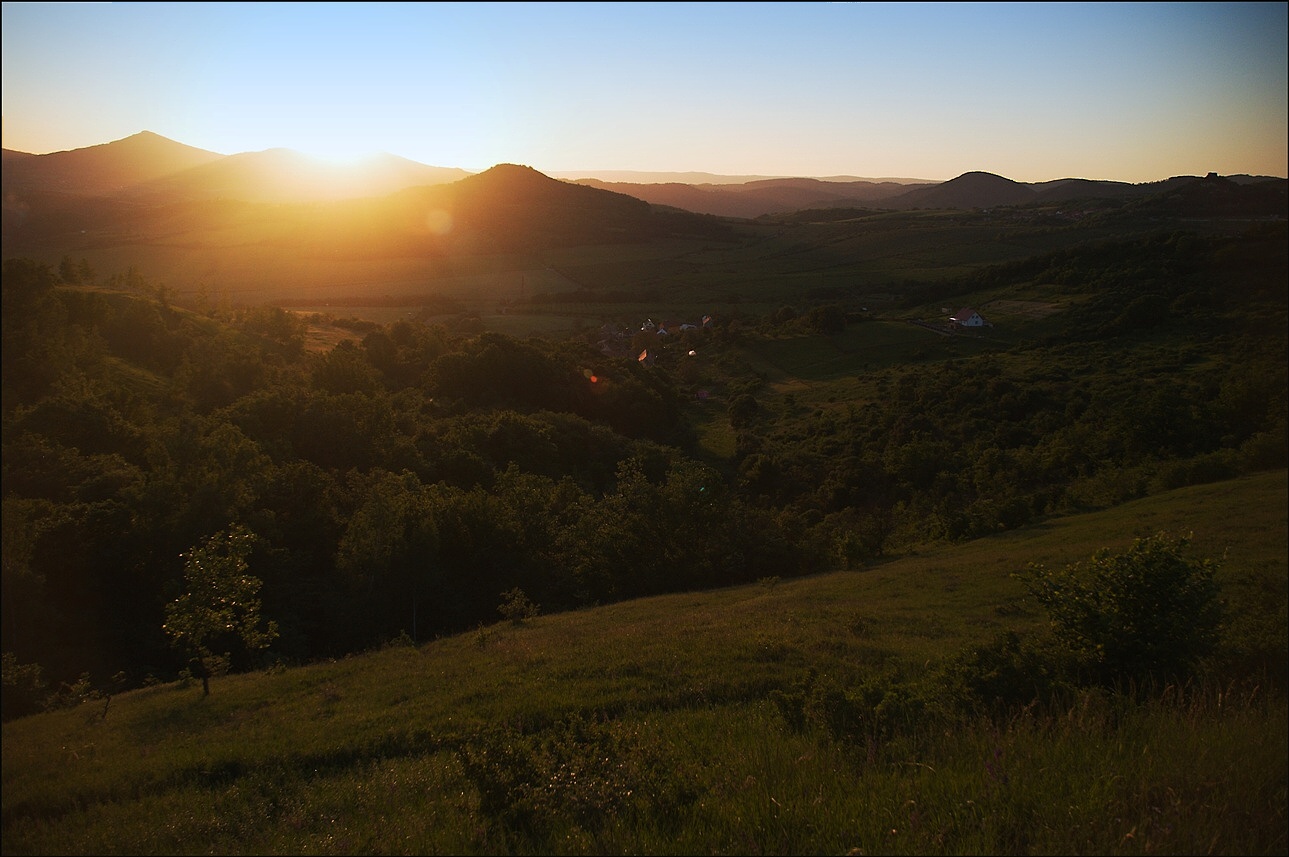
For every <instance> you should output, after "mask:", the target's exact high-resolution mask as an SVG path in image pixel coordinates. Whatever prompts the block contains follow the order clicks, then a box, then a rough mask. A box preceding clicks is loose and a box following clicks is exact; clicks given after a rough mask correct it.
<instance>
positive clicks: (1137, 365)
mask: <svg viewBox="0 0 1289 857" xmlns="http://www.w3.org/2000/svg"><path fill="white" fill-rule="evenodd" d="M478 178H480V179H483V180H484V181H490V180H494V179H496V180H502V179H506V180H508V179H507V178H506V176H493V177H491V178H489V177H478ZM521 178H522V177H521ZM541 187H543V186H539V190H540V188H541ZM568 187H569V188H570V190H569V192H572V193H577V192H586V193H595V191H592V190H590V189H579V188H575V187H573V186H568ZM624 199H625V198H624ZM621 204H622V205H623V206H624V207H625V206H629V205H634V202H633V201H629V200H626V201H624V202H622V203H621ZM1285 248H1286V241H1285V232H1284V226H1283V224H1282V223H1281V224H1262V225H1254V226H1252V227H1251V228H1249V229H1247V230H1246V231H1244V232H1243V233H1239V234H1229V233H1224V234H1216V235H1203V234H1197V233H1166V234H1160V235H1154V236H1138V237H1126V238H1122V239H1117V240H1115V241H1089V242H1087V243H1086V244H1084V245H1081V246H1078V247H1075V248H1071V249H1066V250H1059V251H1055V252H1052V253H1048V254H1040V255H1037V256H1032V257H1029V258H1027V259H1024V260H1022V261H1017V262H1014V263H1007V264H1004V265H995V266H984V267H981V268H979V269H978V270H976V271H975V273H973V274H971V275H970V276H968V277H964V278H961V279H958V280H956V281H954V282H941V283H936V284H931V285H922V286H917V284H914V285H913V286H911V287H910V290H909V294H908V296H907V301H908V302H909V303H908V308H909V311H910V312H914V313H916V310H917V307H918V306H919V305H920V304H919V302H925V304H926V305H927V306H931V307H935V306H939V305H941V304H942V303H945V302H950V303H952V304H954V305H955V306H965V305H973V304H974V305H981V304H982V302H985V303H988V302H990V301H993V302H994V304H995V305H997V306H999V307H1002V306H1004V305H1005V304H1008V303H1010V304H1014V305H1020V304H1039V303H1043V304H1044V305H1045V306H1050V307H1052V308H1053V311H1051V312H1048V313H1045V314H1044V315H1042V316H1041V317H1035V318H1032V319H1031V318H1023V317H1016V318H1015V319H1013V320H1012V322H1011V323H1009V324H1008V325H1005V326H1004V327H1003V328H1001V329H990V330H988V331H986V332H983V333H980V334H979V335H971V334H956V335H954V336H949V337H947V336H943V335H940V334H938V333H936V332H932V331H928V330H926V329H924V328H921V327H916V326H912V325H908V324H907V322H905V321H901V320H898V319H895V318H889V317H888V318H885V319H877V318H871V317H869V316H866V315H865V314H863V313H856V312H854V311H852V310H853V308H849V307H847V306H842V305H831V306H829V305H823V306H817V307H814V308H813V309H808V310H807V309H805V308H803V311H802V312H800V313H797V312H795V311H794V310H793V309H792V308H791V307H784V308H783V309H782V310H780V311H776V312H773V313H769V314H766V315H764V316H756V315H753V314H750V313H745V314H743V315H742V316H740V317H733V318H721V319H718V320H717V321H716V323H715V324H713V325H712V326H711V327H708V328H704V329H701V330H694V331H688V332H685V333H683V334H681V335H678V336H676V338H675V341H674V342H672V343H670V347H659V348H656V349H655V351H656V359H653V360H638V359H637V354H638V353H640V352H638V351H636V348H637V347H638V346H639V344H640V343H639V342H637V341H635V340H634V339H633V341H632V342H631V346H632V347H631V348H630V349H622V350H621V351H619V353H622V354H625V356H616V357H615V356H609V355H607V354H606V353H605V352H604V350H603V349H602V348H601V344H600V343H599V342H598V341H597V334H590V335H587V336H584V337H572V338H567V339H550V340H547V339H542V338H536V337H534V338H528V339H517V338H514V337H510V336H506V335H502V334H499V333H495V332H483V333H467V332H463V331H451V330H448V329H445V328H444V327H441V326H432V325H425V324H421V323H416V322H412V321H406V320H405V321H400V322H397V323H394V324H389V325H368V326H367V327H366V328H365V329H363V330H362V331H361V332H360V333H356V334H355V335H354V336H353V337H352V338H351V339H349V340H348V341H345V342H341V344H340V345H338V346H336V347H334V348H331V349H328V350H325V351H321V352H315V351H311V350H308V349H306V348H305V347H304V341H305V340H304V323H303V321H302V320H301V319H300V318H299V317H298V316H296V315H293V314H291V313H288V312H286V311H284V310H282V309H279V308H272V307H261V308H255V309H240V310H215V309H205V310H203V311H201V312H197V311H194V310H192V309H185V308H182V307H179V306H177V305H175V304H173V303H172V302H171V301H170V300H169V295H168V293H167V291H166V290H165V289H164V288H162V287H159V286H158V285H156V284H153V283H150V282H149V281H147V280H146V279H145V278H143V277H141V276H139V275H138V274H137V272H134V271H128V272H126V273H124V274H114V275H111V276H101V275H99V274H97V273H95V272H94V271H92V270H90V269H89V266H88V265H87V264H75V263H72V262H71V260H70V259H68V260H65V262H64V264H63V265H62V266H60V267H59V269H58V270H57V271H54V270H53V269H52V268H50V267H49V266H47V265H43V264H40V263H37V262H32V261H30V260H25V259H9V260H6V261H5V263H4V272H3V273H4V276H3V302H4V306H3V310H4V313H3V349H4V350H3V391H4V402H3V419H4V436H3V453H4V455H3V494H4V496H3V503H4V516H3V525H4V532H3V535H4V538H3V550H4V566H3V568H4V579H3V586H4V590H3V603H4V623H3V650H4V651H5V652H6V653H11V654H12V655H13V656H14V658H15V659H16V661H17V662H18V663H22V664H37V665H39V667H40V669H42V670H43V671H44V674H45V675H46V676H47V677H48V679H50V680H51V681H53V682H55V683H57V682H62V681H72V680H74V679H75V678H76V677H77V676H79V675H81V674H82V673H88V674H89V676H90V677H91V680H93V681H96V682H104V681H106V680H107V678H108V677H109V676H113V675H115V674H117V673H124V679H123V680H124V681H125V682H126V683H127V684H132V685H137V684H141V683H143V682H145V681H146V680H148V678H149V676H152V677H157V678H162V677H168V676H174V675H176V674H177V673H178V671H180V670H182V669H184V668H185V663H186V661H185V660H184V659H183V658H182V657H181V656H180V655H179V654H178V653H177V652H175V651H174V650H173V649H172V648H171V647H170V646H169V641H168V640H167V637H166V634H165V633H164V631H163V625H164V624H165V608H166V605H167V604H169V603H171V602H173V601H174V600H175V599H176V598H178V597H179V596H180V595H182V594H183V591H184V590H183V587H184V585H185V583H184V581H185V559H184V557H185V556H192V552H193V551H194V550H197V549H199V548H201V546H203V545H206V544H208V542H209V540H210V539H211V538H212V537H214V536H216V535H217V534H221V533H229V532H232V531H233V529H234V528H245V530H246V531H249V533H251V534H253V536H254V548H253V550H252V551H251V552H250V553H249V555H248V556H247V562H248V568H249V569H250V572H249V573H251V574H253V575H254V576H255V577H256V579H258V580H260V581H262V584H263V588H262V590H260V592H259V597H261V598H262V609H263V614H264V615H265V616H266V617H268V618H271V619H272V620H273V621H274V622H276V625H277V630H278V637H277V638H276V640H275V641H274V642H273V644H272V645H271V646H270V647H269V648H268V650H267V651H265V652H254V651H249V650H242V649H239V647H238V645H237V641H236V640H229V641H226V642H227V645H228V648H229V652H230V654H231V655H232V662H231V665H232V667H233V668H234V669H240V668H244V667H248V666H252V665H254V664H257V663H262V662H263V661H262V658H264V657H267V658H269V659H276V660H281V661H286V662H303V661H308V660H312V659H316V658H320V657H331V656H336V655H341V654H345V653H348V652H353V651H359V650H363V649H366V648H369V647H371V646H374V645H378V644H380V643H382V642H385V641H388V640H390V639H393V638H395V637H397V636H399V635H400V634H402V633H407V634H409V635H412V636H414V637H416V638H417V639H429V638H432V637H434V636H437V635H441V634H448V633H454V632H458V631H461V630H464V629H469V628H472V627H475V626H477V625H478V623H480V622H488V621H492V620H494V619H495V618H496V615H497V608H498V602H499V600H500V599H501V597H502V593H507V592H514V591H515V590H519V591H521V592H522V593H523V594H524V597H525V598H526V599H530V600H531V602H532V603H534V604H536V605H538V606H539V607H540V609H541V610H543V611H544V612H555V611H560V610H568V609H573V608H577V607H581V606H585V605H590V604H596V603H601V604H602V603H609V602H613V601H617V600H621V599H626V598H633V597H637V596H642V595H650V594H658V593H663V592H674V591H683V590H691V589H704V588H711V587H720V586H726V585H730V584H736V583H746V582H749V581H755V580H759V579H762V578H768V577H782V578H788V577H793V576H798V575H803V574H810V573H813V572H817V571H822V570H827V569H832V568H838V567H848V566H849V567H862V566H864V565H865V564H867V563H871V562H874V561H879V560H881V559H882V558H885V557H889V556H892V555H897V554H899V553H902V552H903V551H905V550H906V549H908V548H910V547H912V546H914V545H917V544H920V543H925V542H927V541H943V540H956V539H962V538H967V537H973V536H978V535H981V534H984V533H991V532H998V531H1000V530H1010V529H1015V528H1019V527H1024V526H1027V525H1029V524H1032V523H1035V522H1039V521H1041V520H1043V519H1044V518H1045V517H1046V516H1050V515H1053V514H1060V513H1064V512H1069V511H1074V510H1079V509H1087V508H1099V507H1104V506H1107V505H1112V504H1115V503H1119V502H1122V501H1124V500H1128V499H1131V498H1135V497H1140V496H1143V495H1146V494H1149V493H1151V492H1154V491H1157V490H1162V489H1166V488H1171V487H1177V486H1180V485H1187V484H1193V483H1198V482H1206V481H1212V480H1216V479H1223V478H1229V477H1232V476H1235V475H1238V474H1242V473H1248V472H1252V471H1257V470H1263V469H1271V468H1283V467H1284V466H1285V463H1286V410H1287V407H1286V374H1285V367H1286V363H1287V361H1286V332H1285V331H1286V294H1285V286H1284V283H1285V282H1286V277H1285V255H1286V250H1285ZM648 336H654V337H655V339H656V334H652V333H646V332H644V331H640V332H638V333H637V334H636V337H635V339H640V337H648ZM642 341H643V340H642ZM659 344H661V343H659ZM691 351H692V352H694V355H692V356H691V355H689V352H691ZM825 352H826V353H828V354H831V355H833V356H831V357H828V358H827V359H825V360H823V362H822V363H821V362H820V361H819V359H817V358H815V357H812V356H809V355H813V354H816V353H825ZM776 361H777V363H776ZM824 365H826V366H828V367H830V368H828V369H827V371H824V370H823V369H821V368H817V367H820V366H824ZM776 366H777V367H783V366H786V367H788V368H787V369H783V368H775V369H774V371H773V372H771V371H769V370H768V369H767V368H766V367H776ZM700 394H702V395H700ZM239 531H240V530H239ZM33 704H34V702H33Z"/></svg>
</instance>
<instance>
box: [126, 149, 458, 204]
mask: <svg viewBox="0 0 1289 857" xmlns="http://www.w3.org/2000/svg"><path fill="white" fill-rule="evenodd" d="M468 175H470V173H469V172H467V171H466V170H463V169H457V168H450V167H431V166H426V165H425V164H421V163H417V162H416V161H411V160H408V159H407V158H400V157H398V156H396V155H390V154H380V155H376V156H373V157H371V158H367V159H366V160H363V161H360V162H358V163H355V164H328V163H324V162H322V161H319V160H316V159H314V158H310V157H309V156H307V155H304V154H302V153H300V152H296V151H293V150H291V149H267V150H265V151H262V152H245V153H242V154H239V155H230V156H228V157H226V158H223V159H221V160H219V161H214V162H212V163H208V164H202V165H201V166H198V167H194V168H192V169H189V170H185V171H183V172H180V173H175V174H171V175H168V176H165V177H162V178H158V179H154V180H152V181H149V182H146V183H143V184H140V185H137V186H135V187H133V188H130V189H129V190H128V191H127V192H128V193H129V194H130V195H132V196H140V197H149V196H150V197H171V198H182V199H239V200H245V201H247V202H274V203H282V202H309V201H316V200H324V199H346V198H354V197H364V196H388V195H389V194H391V193H394V192H396V191H399V190H402V189H403V188H408V187H416V186H418V185H434V184H443V183H445V182H453V181H457V180H459V179H463V178H465V177H466V176H468Z"/></svg>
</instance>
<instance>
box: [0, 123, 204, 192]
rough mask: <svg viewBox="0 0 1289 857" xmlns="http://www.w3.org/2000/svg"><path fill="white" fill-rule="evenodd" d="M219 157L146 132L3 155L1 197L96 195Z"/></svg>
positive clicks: (189, 167)
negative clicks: (39, 193) (79, 145)
mask: <svg viewBox="0 0 1289 857" xmlns="http://www.w3.org/2000/svg"><path fill="white" fill-rule="evenodd" d="M19 155H21V157H19ZM224 157H225V156H224V155H221V154H218V153H216V152H208V151H206V150H205V149H198V148H195V147H193V146H186V145H184V144H183V143H177V142H175V141H174V140H171V139H169V138H166V137H162V136H161V135H160V134H154V133H152V132H151V131H140V132H139V133H138V134H134V135H132V136H130V137H126V138H124V139H121V140H116V141H114V142H111V143H104V144H102V145H99V146H89V147H87V148H84V149H71V150H69V151H65V152H50V153H49V154H47V155H28V154H26V153H10V152H9V151H6V153H5V160H4V176H3V186H4V191H5V193H6V195H8V194H9V193H11V192H23V191H45V192H55V193H70V194H79V195H87V196H99V195H104V194H110V193H115V192H118V191H122V190H125V189H127V188H130V187H133V186H135V185H138V184H142V183H144V182H149V181H153V180H156V179H160V178H162V177H163V176H168V175H172V174H174V173H178V172H182V171H183V170H189V169H193V168H194V167H200V166H202V165H203V164H209V163H212V162H215V161H218V160H221V159H223V158H224Z"/></svg>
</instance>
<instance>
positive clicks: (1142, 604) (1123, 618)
mask: <svg viewBox="0 0 1289 857" xmlns="http://www.w3.org/2000/svg"><path fill="white" fill-rule="evenodd" d="M1189 543H1190V537H1189V536H1180V537H1171V536H1169V535H1168V534H1166V533H1158V534H1156V535H1153V536H1150V537H1148V538H1144V539H1138V540H1137V541H1136V542H1134V543H1133V545H1132V547H1131V548H1129V549H1128V550H1127V551H1125V552H1123V553H1115V552H1114V551H1111V550H1109V549H1102V550H1099V551H1097V552H1096V553H1095V554H1094V555H1093V556H1092V557H1091V559H1089V560H1087V561H1086V562H1083V563H1077V564H1075V565H1071V566H1068V567H1066V568H1065V569H1063V570H1059V571H1056V570H1051V569H1048V568H1046V567H1044V566H1042V565H1034V566H1031V567H1030V568H1029V569H1028V570H1027V571H1026V572H1024V573H1023V574H1022V579H1023V580H1024V581H1025V583H1026V586H1027V587H1028V589H1029V591H1030V594H1031V595H1032V596H1033V597H1034V598H1035V599H1036V600H1037V601H1038V602H1039V603H1040V604H1042V605H1043V607H1044V608H1046V609H1047V611H1048V613H1049V615H1050V617H1051V625H1052V630H1053V631H1054V633H1055V634H1056V636H1057V638H1058V639H1059V640H1060V641H1061V642H1062V643H1063V644H1064V645H1065V646H1067V647H1068V648H1069V650H1070V651H1071V652H1073V653H1074V654H1075V655H1076V656H1078V657H1079V658H1080V659H1082V660H1083V661H1084V662H1085V663H1086V664H1087V665H1088V666H1089V667H1090V668H1091V669H1092V670H1093V671H1094V673H1095V675H1096V676H1097V677H1098V678H1099V679H1100V680H1101V681H1104V682H1108V683H1113V682H1119V681H1123V680H1132V679H1138V680H1139V679H1147V678H1157V679H1161V680H1177V679H1185V678H1186V677H1187V676H1188V675H1190V674H1191V673H1192V672H1193V671H1194V670H1195V668H1196V667H1197V666H1198V664H1199V662H1200V661H1201V659H1203V658H1204V657H1206V656H1207V655H1209V654H1211V653H1212V652H1213V651H1214V649H1215V648H1216V645H1217V642H1218V639H1219V632H1220V629H1221V625H1222V616H1223V608H1222V604H1221V600H1220V598H1219V592H1220V590H1219V587H1218V584H1217V581H1216V578H1215V575H1216V572H1217V564H1216V563H1215V562H1214V561H1213V560H1210V559H1201V560H1195V559H1191V558H1189V557H1186V556H1185V555H1184V554H1185V552H1186V548H1187V546H1188V544H1189Z"/></svg>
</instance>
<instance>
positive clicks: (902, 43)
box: [0, 2, 1289, 182]
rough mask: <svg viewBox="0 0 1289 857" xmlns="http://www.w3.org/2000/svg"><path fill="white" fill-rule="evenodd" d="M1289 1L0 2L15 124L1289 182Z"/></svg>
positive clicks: (106, 133)
mask: <svg viewBox="0 0 1289 857" xmlns="http://www.w3.org/2000/svg"><path fill="white" fill-rule="evenodd" d="M1287 10H1289V3H1117V2H1116V3H1033V4H1029V3H997V4H995V3H945V4H941V3H831V2H793V3H738V2H735V3H388V4H385V3H308V2H305V3H8V2H6V3H3V7H2V12H3V21H2V24H3V28H2V30H0V36H2V38H3V54H2V55H0V60H2V62H3V138H4V139H3V144H4V148H6V149H16V150H19V151H24V152H31V153H34V154H43V153H46V152H53V151H62V150H67V149H77V148H83V147H86V146H93V145H98V144H101V143H107V142H111V141H113V140H118V139H122V138H124V137H128V136H130V135H132V134H135V133H138V132H140V131H145V130H146V131H152V132H155V133H157V134H160V135H162V136H164V137H169V138H170V139H172V140H176V141H178V142H180V143H185V144H187V145H190V146H196V147H198V148H201V149H207V150H210V151H213V152H218V153H220V154H225V155H229V154H237V153H240V152H255V151H262V150H264V149H270V148H278V147H284V148H290V149H297V150H299V151H302V152H306V153H309V154H314V155H318V156H323V157H329V158H337V159H343V158H347V157H356V156H360V155H365V154H369V153H374V152H389V153H391V154H395V155H400V156H402V157H405V158H410V159H412V160H414V161H419V162H421V163H424V164H428V165H431V166H440V167H459V168H463V169H466V170H470V171H479V170H484V169H487V168H489V167H491V166H493V165H495V164H499V163H513V164H524V165H527V166H531V167H533V168H535V169H537V170H540V171H542V172H544V173H547V174H557V173H558V174H568V173H577V174H579V175H583V176H592V175H594V174H595V173H596V172H602V171H606V170H636V171H667V172H706V173H714V174H718V175H761V176H813V177H822V178H828V177H839V176H856V177H871V178H882V177H901V178H920V179H931V180H947V179H950V178H954V177H956V176H958V175H961V174H962V173H964V172H969V171H972V170H983V171H986V172H991V173H996V174H998V175H1002V176H1006V177H1007V178H1010V179H1013V180H1016V181H1022V182H1040V181H1048V180H1052V179H1057V178H1067V177H1076V178H1089V179H1107V180H1113V181H1126V182H1145V181H1157V180H1159V179H1163V178H1167V177H1169V176H1174V175H1203V174H1205V173H1208V172H1213V171H1215V172H1218V173H1220V174H1222V175H1234V174H1239V173H1248V174H1252V175H1273V176H1279V177H1285V176H1289V107H1287V106H1286V105H1287V104H1289V85H1287V80H1289V71H1287V57H1289V46H1287V36H1286V33H1287V32H1289V22H1287V16H1286V11H1287Z"/></svg>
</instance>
